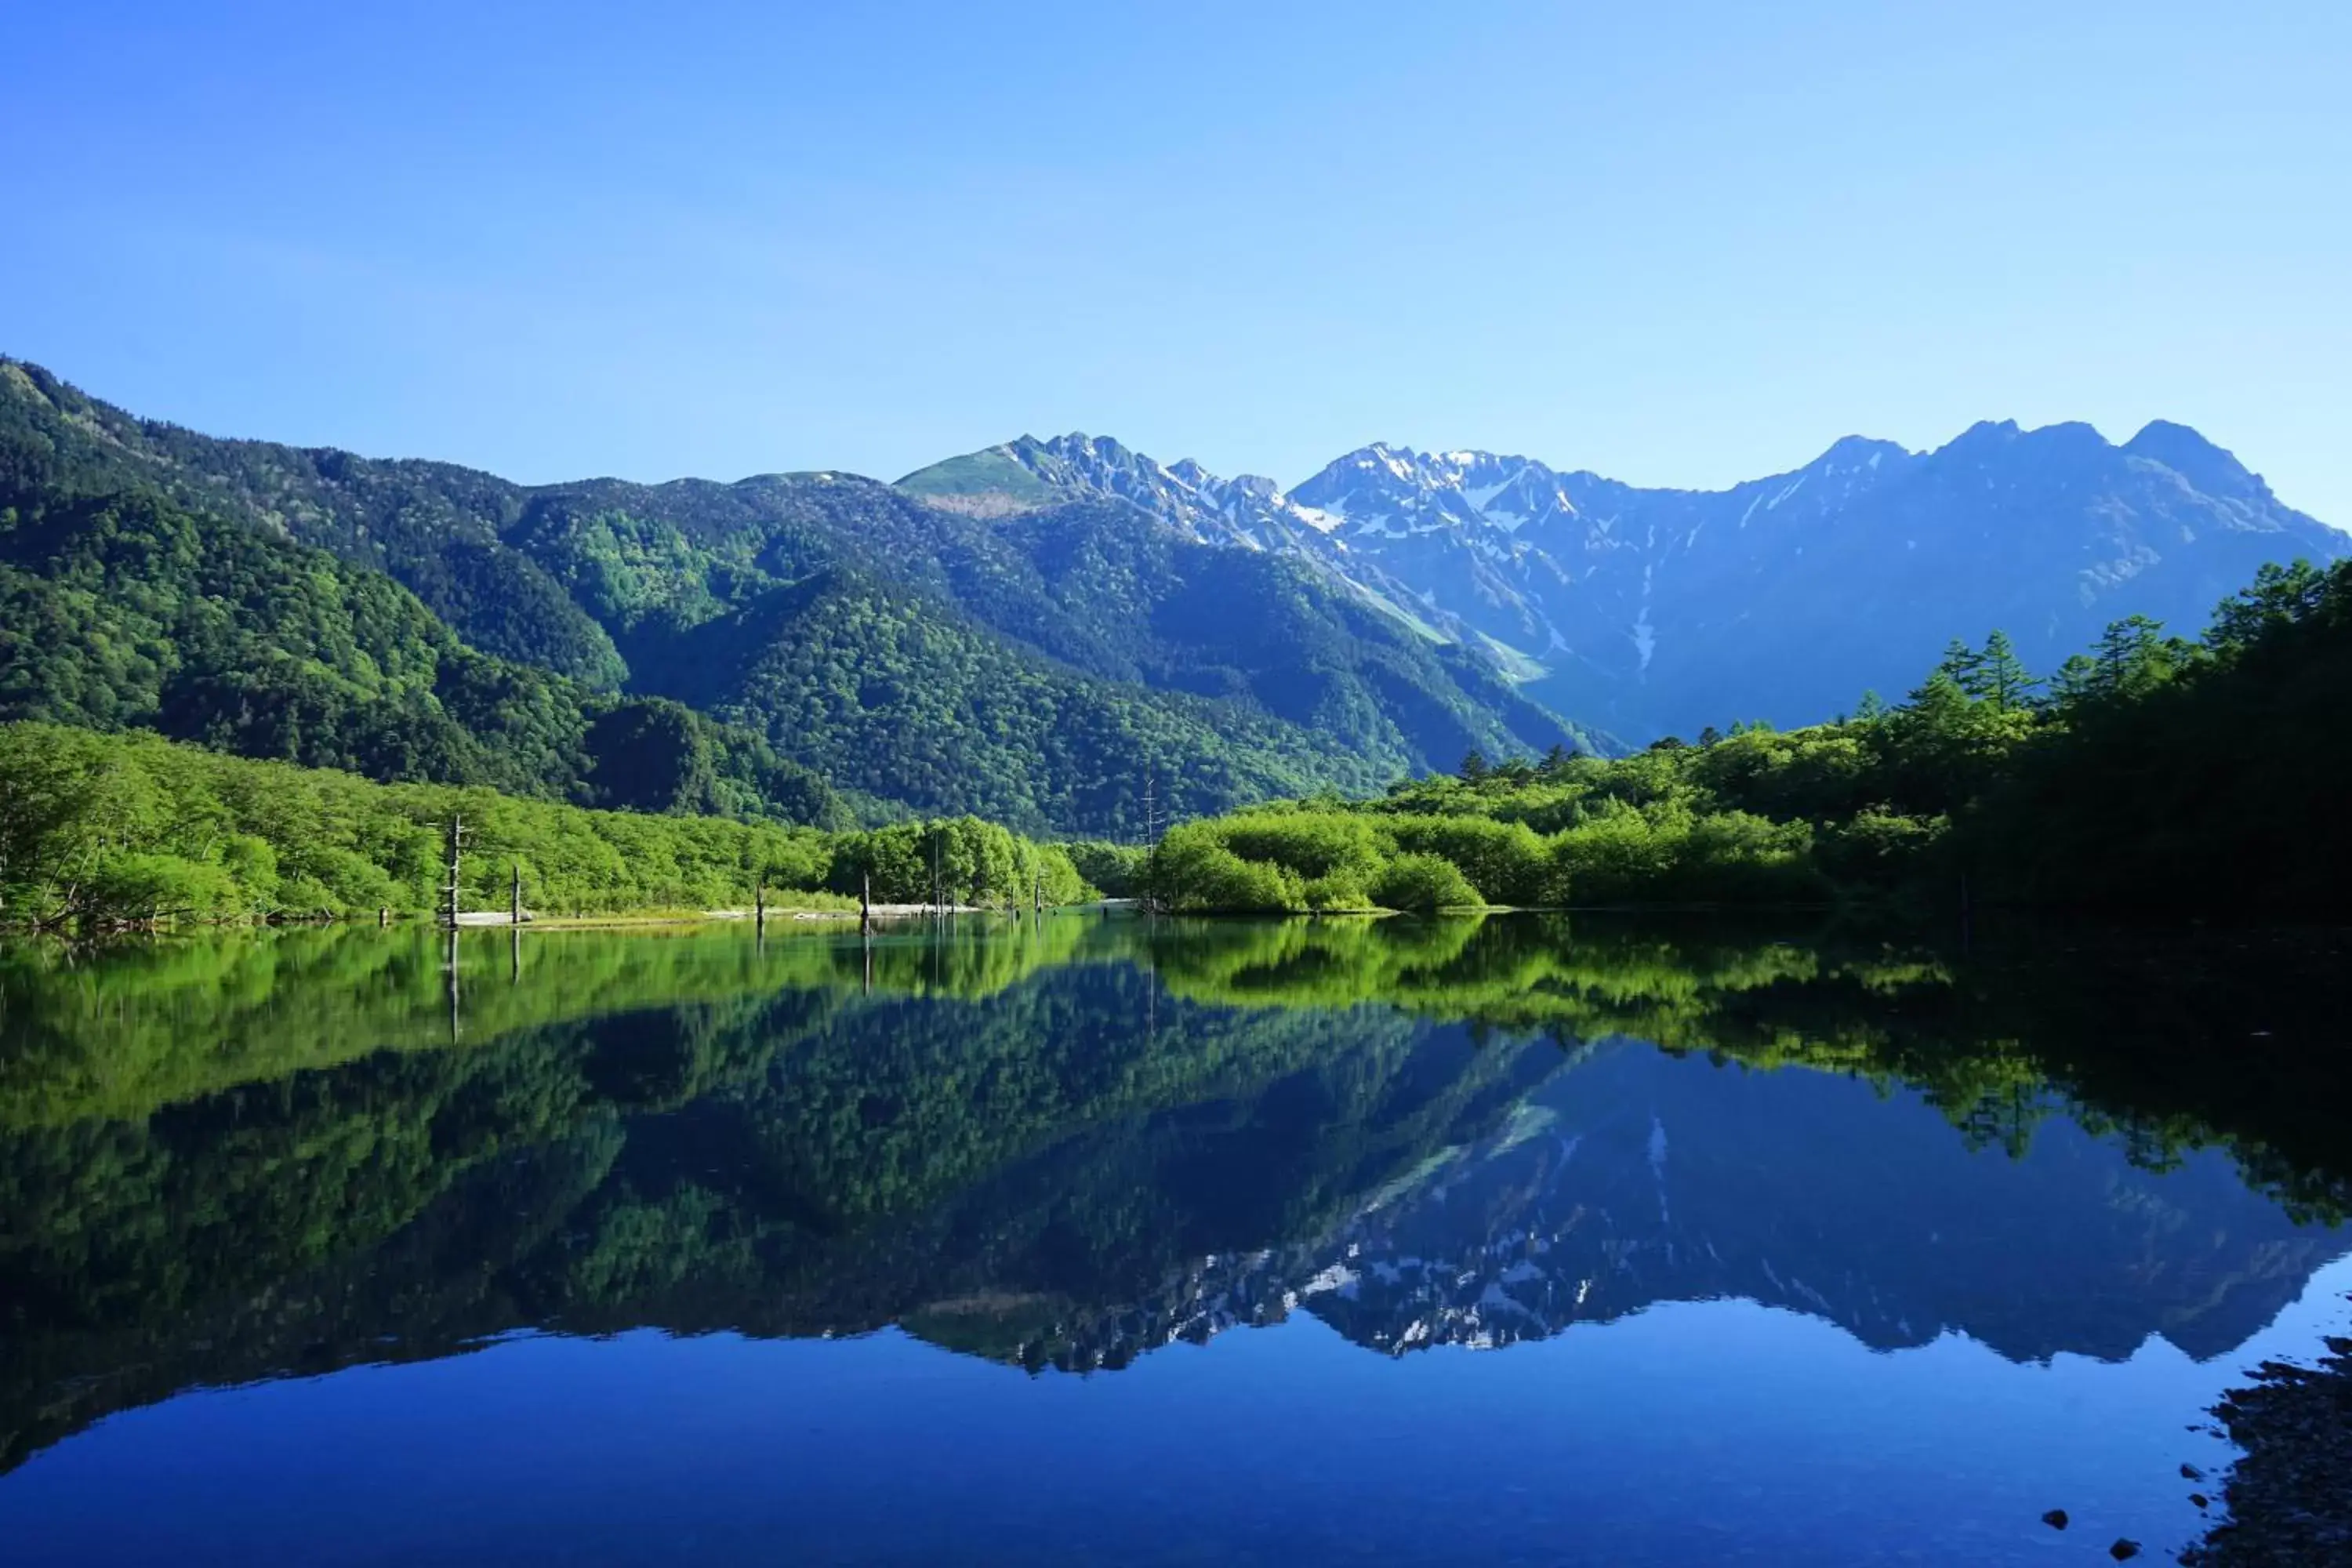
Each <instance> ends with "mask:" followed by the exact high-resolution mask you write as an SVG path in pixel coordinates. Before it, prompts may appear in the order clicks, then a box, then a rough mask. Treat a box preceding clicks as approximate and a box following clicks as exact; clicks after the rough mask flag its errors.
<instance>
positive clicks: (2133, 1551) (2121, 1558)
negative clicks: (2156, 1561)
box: [2107, 1541, 2139, 1563]
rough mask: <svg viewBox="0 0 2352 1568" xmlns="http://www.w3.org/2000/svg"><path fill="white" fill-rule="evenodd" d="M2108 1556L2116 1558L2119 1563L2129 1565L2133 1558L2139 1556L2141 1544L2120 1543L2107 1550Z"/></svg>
mask: <svg viewBox="0 0 2352 1568" xmlns="http://www.w3.org/2000/svg"><path fill="white" fill-rule="evenodd" d="M2107 1555H2108V1556H2110V1557H2112V1558H2114V1559H2115V1560H2116V1562H2118V1563H2128V1562H2130V1561H2131V1560H2132V1559H2133V1558H2135V1557H2137V1556H2138V1555H2139V1542H2137V1541H2118V1542H2116V1543H2115V1544H2114V1545H2113V1546H2110V1547H2108V1548H2107Z"/></svg>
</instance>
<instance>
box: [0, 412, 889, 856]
mask: <svg viewBox="0 0 2352 1568" xmlns="http://www.w3.org/2000/svg"><path fill="white" fill-rule="evenodd" d="M0 719H40V720H52V721H58V722H63V723H72V724H80V725H86V726H89V727H91V728H94V729H101V730H115V729H122V728H129V727H138V728H145V729H154V730H160V731H163V732H165V733H167V734H171V735H174V736H177V737H180V738H183V739H187V740H194V741H201V742H204V743H205V744H207V745H210V746H214V747H216V748H218V749H221V750H224V751H231V752H238V753H240V754H243V755H246V756H254V757H270V758H278V759H281V760H284V761H289V762H297V763H304V764H306V765H309V766H313V767H336V768H343V769H347V770H349V771H351V772H354V773H364V774H367V775H368V776H370V777H373V778H377V779H383V780H386V781H394V782H435V783H445V784H488V785H491V786H494V787H497V788H499V789H504V790H508V791H510V792H513V793H518V794H524V795H537V796H540V797H541V798H547V799H555V800H566V801H572V802H576V803H579V804H582V805H604V806H613V807H627V808H630V809H636V810H647V811H688V812H710V813H723V814H727V815H732V816H767V817H773V818H776V819H779V820H783V821H794V822H807V823H814V824H838V823H840V822H842V821H844V820H845V818H846V816H847V812H846V809H845V806H844V805H843V804H842V802H841V801H840V800H839V799H838V797H836V796H835V794H834V792H833V791H832V790H831V789H830V788H829V787H828V786H827V785H826V784H824V781H823V780H821V779H819V778H818V777H816V776H815V775H814V774H813V773H809V772H808V770H806V769H805V768H802V767H798V766H796V765H794V764H792V763H785V762H782V761H781V760H780V759H779V758H778V757H777V756H776V755H775V753H774V752H772V750H771V749H770V748H769V747H768V745H767V744H766V742H763V741H761V739H760V738H759V737H757V736H756V735H753V734H751V733H750V732H748V731H740V730H733V729H730V728H728V727H726V726H723V725H719V724H717V723H714V722H712V721H709V720H708V719H705V718H703V717H702V716H700V715H699V714H696V713H692V712H689V711H688V710H686V709H685V708H683V707H681V706H679V705H678V704H677V703H675V702H667V701H661V700H620V699H616V698H614V697H611V696H608V695H605V694H603V693H600V692H597V691H594V690H592V689H589V688H587V687H584V686H582V685H580V684H578V683H576V682H573V681H571V680H567V679H562V678H561V677H557V676H552V675H550V674H548V673H546V672H545V671H543V670H540V669H536V668H530V667H528V666H524V665H519V664H514V663H511V662H509V661H506V660H503V659H498V658H488V657H486V656H484V655H481V654H478V653H476V652H474V651H473V650H472V649H470V648H468V647H465V646H464V645H463V644H461V643H459V642H458V641H457V638H456V637H453V636H451V635H450V633H449V631H448V629H447V628H446V626H442V625H441V624H440V622H438V621H437V620H436V619H435V618H434V616H432V614H431V613H430V612H429V611H427V610H426V609H425V606H424V605H421V604H419V603H418V602H417V600H416V599H415V596H414V595H411V594H409V593H408V592H407V591H406V590H404V589H403V588H402V587H400V586H399V585H398V584H395V583H394V582H393V581H391V580H390V579H389V578H386V577H383V576H381V575H379V574H375V573H373V572H368V571H362V570H360V569H357V568H354V567H352V566H348V565H345V564H344V563H341V562H340V561H338V560H336V559H335V558H334V557H333V556H331V555H329V554H327V553H326V552H323V551H319V550H314V549H311V548H309V547H307V546H303V545H298V544H293V543H290V542H287V541H285V540H283V539H279V538H275V537H272V536H269V535H268V534H264V533H262V532H259V531H256V530H253V529H249V528H244V527H239V526H237V525H235V524H232V523H227V522H223V521H217V520H215V519H212V518H208V517H205V516H203V515H200V514H197V513H193V512H190V511H187V510H183V509H182V508H180V507H179V506H177V505H175V504H174V503H173V502H172V501H170V500H165V499H164V498H163V497H162V496H161V495H159V494H157V493H156V492H154V491H152V490H138V489H132V490H124V491H117V492H112V493H108V494H100V495H83V494H77V493H74V492H72V491H70V490H68V489H64V488H62V487H61V486H60V485H59V484H58V482H57V481H56V476H55V475H54V474H52V473H50V472H49V471H48V470H47V468H45V467H44V463H43V460H42V458H41V456H40V454H38V453H37V452H34V451H29V450H27V449H26V448H23V447H9V446H7V445H6V444H5V441H0Z"/></svg>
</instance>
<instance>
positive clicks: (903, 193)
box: [0, 0, 2352, 523]
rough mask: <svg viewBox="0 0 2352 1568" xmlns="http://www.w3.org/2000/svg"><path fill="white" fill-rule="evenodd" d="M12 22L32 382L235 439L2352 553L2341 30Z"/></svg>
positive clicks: (1861, 9) (1549, 23)
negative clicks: (1423, 468) (1812, 497)
mask: <svg viewBox="0 0 2352 1568" xmlns="http://www.w3.org/2000/svg"><path fill="white" fill-rule="evenodd" d="M6 12H7V14H6V17H5V20H0V88H5V93H6V103H7V109H8V115H7V118H8V122H9V125H10V129H11V132H12V136H11V143H12V151H11V153H10V154H9V155H8V157H7V159H6V160H5V172H0V196H5V202H6V211H7V214H8V217H9V223H8V225H7V230H6V236H5V243H0V353H11V354H16V355H18V356H20V357H25V358H30V359H34V360H37V361H39V362H40V363H44V364H47V365H48V366H49V367H50V368H51V369H53V370H55V371H57V372H58V373H59V374H62V375H64V376H65V377H66V378H67V379H68V380H70V381H73V382H76V383H77V384H80V385H82V386H84V387H85V388H87V389H88V390H89V391H91V392H94V393H96V394H98V395H101V396H105V397H108V398H110V399H111V400H113V401H115V402H118V403H121V404H124V405H128V406H130V407H131V408H132V409H134V410H136V411H138V412H141V413H144V414H149V415H153V416H162V417H166V418H171V419H175V420H178V421H180V422H182V423H184V424H188V425H192V426H196V427H198V428H200V429H204V430H207V431H210V432H214V433H216V434H225V435H250V436H261V437H274V438H278V439H285V440H293V441H299V442H303V443H316V444H332V445H338V446H344V447H353V448H356V449H358V450H361V451H363V452H368V453H371V454H377V455H402V456H427V457H437V458H450V459H454V460H457V461H462V462H467V463H471V464H476V465H478V466H480V467H483V468H491V469H494V470H496V471H498V472H499V473H503V474H507V475H509V476H511V477H513V478H517V479H530V480H545V479H564V478H575V477H581V476H583V475H588V474H607V473H609V474H618V475H622V476H625V477H629V478H635V479H663V478H668V477H673V476H676V475H679V474H701V475H707V476H710V477H714V478H733V477H737V476H740V475H741V474H745V473H750V472H756V471H761V470H768V469H778V468H845V469H850V470H854V471H858V472H864V473H871V474H877V475H879V476H882V477H885V478H891V477H895V476H897V475H898V473H900V472H903V471H905V470H907V469H908V468H914V467H917V466H919V465H920V464H923V463H925V462H928V461H930V460H932V459H934V458H940V457H943V456H947V455H949V454H951V453H955V452H960V451H965V450H970V449H971V448H974V447H982V446H985V445H987V444H989V443H991V442H993V441H998V440H1003V439H1005V438H1007V437H1011V436H1013V435H1016V434H1019V433H1021V432H1023V431H1030V432H1034V433H1037V434H1041V435H1044V434H1052V433H1055V432H1059V431H1062V430H1068V429H1084V430H1087V431H1089V432H1094V433H1101V434H1109V435H1115V436H1118V437H1120V438H1121V439H1123V440H1125V441H1127V442H1128V443H1129V444H1130V445H1132V446H1135V447H1139V448H1140V449H1142V450H1144V451H1147V452H1149V453H1150V454H1151V455H1153V456H1154V457H1157V458H1160V459H1161V460H1163V461H1172V460H1174V459H1176V458H1181V457H1193V458H1198V459H1200V460H1201V461H1202V462H1203V463H1205V464H1206V465H1207V466H1208V467H1210V468H1213V469H1216V470H1218V471H1220V472H1224V473H1234V472H1243V471H1248V472H1259V473H1266V474H1271V475H1273V476H1274V477H1275V478H1276V479H1279V480H1281V481H1282V482H1284V483H1286V484H1290V483H1296V482H1297V480H1299V479H1303V478H1304V477H1306V475H1307V474H1308V473H1310V472H1312V471H1313V470H1314V469H1315V468H1318V467H1320V466H1321V465H1322V464H1323V463H1324V462H1325V461H1327V460H1328V459H1329V458H1333V457H1336V456H1338V455H1339V453H1341V452H1343V451H1345V450H1348V449H1349V448H1352V447H1357V446H1360V445H1362V444H1363V443H1365V442H1367V441H1370V440H1375V439H1384V440H1389V441H1393V442H1405V443H1411V444H1412V445H1416V446H1421V447H1455V446H1476V447H1488V448H1492V449H1497V450H1503V451H1518V452H1524V453H1528V454H1529V455H1532V456H1537V457H1540V458H1545V459H1546V460H1548V461H1550V462H1552V463H1554V464H1557V465H1560V466H1564V467H1585V468H1596V469H1599V470H1601V471H1602V472H1605V473H1608V474H1612V475H1614V476H1616V477H1619V478H1622V479H1631V480H1634V481H1637V482H1643V483H1654V484H1657V483H1674V484H1687V485H1704V486H1713V485H1721V484H1726V483H1728V482H1730V481H1733V480H1735V479H1742V478H1748V477H1752V476H1755V475H1758V474H1761V473H1766V472H1769V471H1773V470H1776V469H1780V468H1790V467H1793V466H1795V465H1797V464H1798V463H1801V462H1802V461H1804V460H1806V459H1807V458H1811V456H1813V455H1814V454H1815V453H1816V452H1818V451H1819V450H1820V449H1821V448H1822V447H1825V446H1827V445H1828V444H1829V443H1830V442H1831V441H1832V439H1834V438H1835V437H1839V436H1841V435H1844V434H1847V433H1849V432H1861V433H1864V434H1869V435H1875V436H1885V437H1892V438H1894V439H1896V440H1899V441H1903V442H1905V443H1906V444H1908V445H1911V446H1915V447H1916V446H1930V445H1935V444H1938V443H1940V442H1942V441H1944V440H1947V439H1948V438H1949V437H1952V436H1953V435H1956V434H1957V433H1958V431H1959V430H1960V429H1961V428H1963V427H1964V426H1967V425H1969V423H1971V422H1972V421H1974V420H1977V419H1979V418H1986V417H1993V418H2001V417H2013V418H2016V419H2018V420H2020V421H2021V422H2024V423H2027V424H2042V423H2048V422H2050V421H2053V420H2059V419H2070V418H2083V419H2088V420H2091V421H2092V422H2093V423H2095V424H2096V425H2097V426H2099V427H2100V428H2101V429H2102V430H2104V431H2105V433H2106V434H2107V435H2108V436H2109V437H2111V438H2114V439H2118V440H2120V439H2122V438H2124V437H2126V436H2128V435H2129V434H2130V433H2131V432H2132V431H2133V430H2135V429H2137V427H2138V426H2139V425H2140V424H2141V423H2143V422H2144V421H2146V420H2147V419H2148V418H2150V417H2152V416H2167V417H2169V418H2174V419H2179V420H2182V421H2185V422H2187V423H2189V424H2192V425H2195V426H2198V427H2200V429H2202V430H2204V431H2205V432H2206V434H2208V435H2209V436H2210V437H2213V438H2214V439H2215V440H2218V441H2220V442H2221V444H2222V445H2224V446H2227V447H2231V448H2233V449H2234V450H2236V451H2237V453H2238V454H2239V456H2240V457H2241V458H2243V459H2244V460H2245V461H2246V462H2247V463H2249V464H2250V465H2251V466H2252V467H2253V468H2257V469H2259V470H2261V471H2263V473H2264V474H2265V475H2267V476H2268V477H2269V478H2270V479H2271V480H2272V482H2273V485H2274V486H2275V487H2276V488H2277V489H2278V490H2279V492H2280V494H2281V495H2282V497H2283V498H2284V499H2285V500H2287V501H2289V502H2290V503H2291V504H2294V505H2297V506H2301V507H2303V508H2304V509H2305V510H2309V511H2312V512H2315V513H2316V514H2317V515H2319V516H2321V517H2323V518H2326V519H2327V520H2329V521H2336V522H2338V523H2352V90H2347V79H2352V5H2347V4H2345V3H2344V0H2304V3H2300V4H2265V3H2263V0H2232V3H2231V4H2226V5H2225V4H2221V3H2220V0H2134V3H2132V4H2118V5H2106V4H2098V3H2087V0H2034V3H2032V4H2013V3H2011V0H1987V3H1979V4H1971V5H1965V6H1962V5H1937V4H1911V3H1908V0H1872V3H1853V4H1830V3H1811V0H1775V3H1772V4H1760V3H1751V0H1716V3H1713V4H1687V5H1674V4H1634V3H1632V0H1612V3H1611V4H1607V5H1586V4H1562V5H1541V6H1538V5H1525V6H1521V5H1503V4H1479V3H1470V4H1456V5H1445V6H1439V5H1413V6H1404V5H1385V4H1378V3H1370V0H1357V3H1351V4H1345V5H1339V4H1334V5H1306V4H1298V5H1269V4H1263V3H1261V4H1253V5H1213V4H1193V3H1187V4H1182V5H1177V4H1130V3H1126V0H1108V3H1104V0H1097V3H1096V4H1093V5H1069V6H1063V5H1013V4H1005V5H961V4H939V5H882V4H875V5H856V6H851V5H695V4H688V3H674V4H669V5H632V6H625V7H624V6H614V7H610V8H607V7H603V6H599V5H586V4H567V5H560V6H559V5H550V6H544V7H530V8H525V7H517V6H496V5H477V4H468V5H409V6H401V5H382V6H376V5H366V6H360V5H349V6H338V5H310V4H306V5H284V6H278V5H264V4H241V5H216V6H189V5H163V4H160V3H155V4H150V5H116V4H110V3H107V0H76V3H75V4H71V5H36V4H30V3H26V4H19V5H12V6H9V7H7V8H6ZM363 13H364V14H363Z"/></svg>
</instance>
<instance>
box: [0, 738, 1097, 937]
mask: <svg viewBox="0 0 2352 1568" xmlns="http://www.w3.org/2000/svg"><path fill="white" fill-rule="evenodd" d="M453 822H461V823H462V824H463V828H464V837H463V839H462V842H461V849H462V854H461V860H460V866H461V882H460V889H459V894H460V900H459V901H460V903H461V905H462V906H463V907H467V908H472V909H503V908H505V907H506V905H507V902H508V900H509V892H510V888H511V879H512V878H513V877H515V876H516V875H518V874H519V875H520V877H521V879H522V884H523V896H524V900H525V902H526V904H527V905H528V906H529V907H530V909H532V910H537V911H540V912H542V913H546V914H565V915H570V914H598V913H619V912H635V911H645V910H713V909H740V908H748V907H750V906H751V903H752V901H753V899H754V897H755V896H756V895H757V893H758V892H759V890H760V889H766V891H767V894H768V897H769V900H770V901H771V902H772V903H775V904H778V905H798V906H801V907H829V908H835V909H854V908H856V904H857V901H858V900H859V899H861V898H864V897H866V896H868V895H869V894H870V896H871V897H872V898H873V899H874V900H876V901H877V902H899V903H919V902H929V901H931V900H933V899H934V898H935V897H944V898H946V899H947V900H950V901H953V902H961V903H968V904H994V905H1007V904H1019V905H1023V906H1026V905H1028V904H1029V903H1031V902H1033V901H1035V900H1043V901H1045V902H1049V903H1067V902H1073V901H1076V900H1081V899H1084V898H1087V897H1091V896H1092V889H1089V888H1088V887H1087V883H1086V881H1085V879H1083V878H1082V877H1080V876H1079V875H1078V872H1077V870H1076V868H1075V867H1074V866H1073V865H1072V864H1071V862H1070V858H1069V857H1068V855H1067V854H1066V853H1065V852H1064V851H1062V850H1061V849H1060V848H1059V847H1055V846H1050V845H1041V844H1037V843H1035V842H1034V841H1032V840H1030V839H1027V838H1024V837H1021V836H1020V835H1018V834H1015V833H1013V832H1011V831H1009V830H1008V829H1006V828H1003V827H1000V826H996V825H994V824H992V823H985V822H981V821H979V820H977V819H976V818H971V817H957V818H950V819H944V820H940V821H934V822H929V823H899V824H893V825H891V826H886V827H881V828H874V829H852V830H828V829H824V828H817V827H807V826H789V825H785V824H781V823H774V822H761V821H738V820H733V819H730V818H725V817H716V816H657V815H652V814H647V813H639V812H622V811H598V810H590V809H587V808H584V807H581V806H574V805H557V804H555V803H553V802H551V801H543V800H530V799H525V798H520V797H518V796H514V795H502V794H500V793H499V792H498V791H495V790H491V789H487V788H482V787H478V786H477V787H459V786H453V785H442V784H376V783H373V782H372V781H370V780H366V779H362V778H358V777H355V776H353V775H352V774H349V773H339V772H335V771H332V770H328V769H318V768H300V767H295V766H292V765H289V764H287V763H262V762H253V761H249V760H247V759H245V758H241V757H230V756H224V755H221V754H220V753H218V752H211V751H207V750H205V749H204V748H202V747H198V746H192V745H185V744H181V743H176V742H170V741H165V740H163V739H162V738H160V737H158V736H154V735H151V734H145V733H140V732H135V731H134V732H128V733H122V734H100V733H98V732H96V731H88V730H79V729H72V728H68V727H66V726H62V725H55V724H37V723H15V724H6V725H0V918H5V919H6V920H7V921H10V922H11V923H15V924H18V925H36V926H44V927H48V926H58V925H64V924H69V923H82V924H88V923H106V922H120V921H151V920H154V919H157V918H159V917H168V918H171V919H173V920H179V921H264V920H289V919H292V920H302V919H320V918H348V917H352V916H363V917H373V916H374V915H376V914H377V913H378V912H379V911H389V912H391V913H392V914H394V915H419V914H425V913H429V912H431V911H433V910H436V909H438V908H439V907H440V906H441V904H442V902H443V900H444V894H443V889H444V888H445V886H446V880H447V842H448V831H449V825H450V824H451V823H453Z"/></svg>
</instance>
